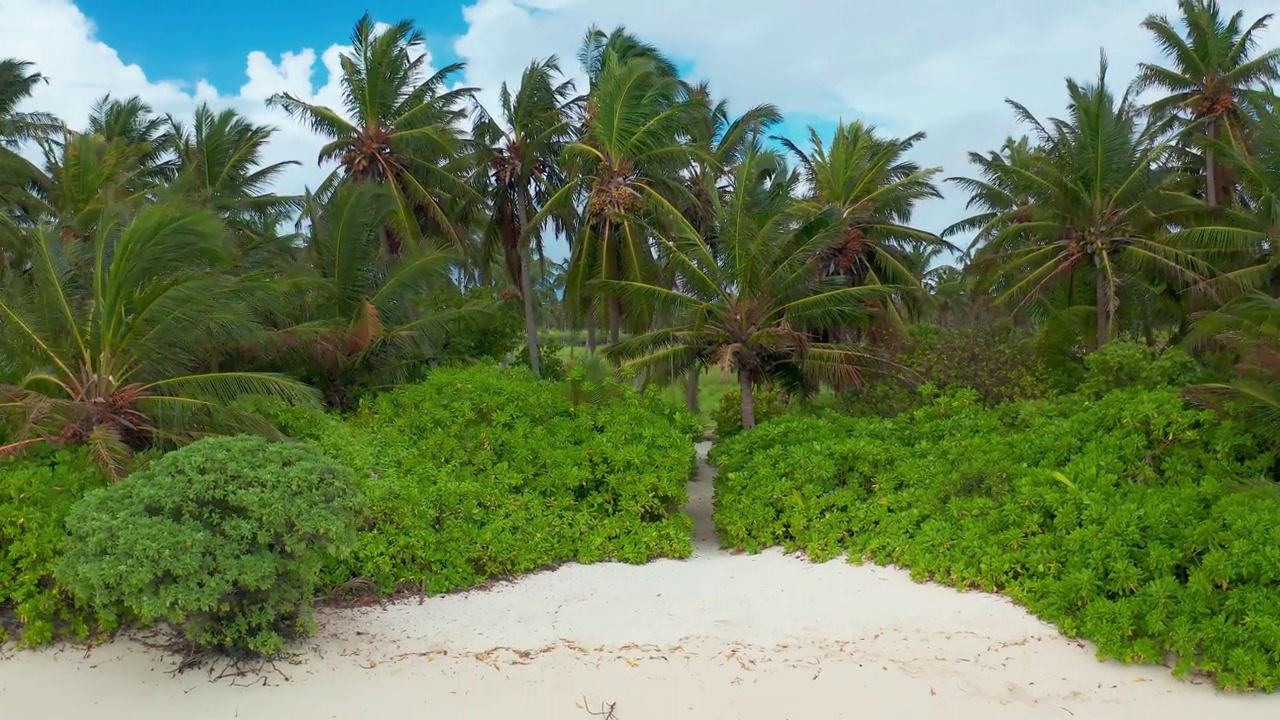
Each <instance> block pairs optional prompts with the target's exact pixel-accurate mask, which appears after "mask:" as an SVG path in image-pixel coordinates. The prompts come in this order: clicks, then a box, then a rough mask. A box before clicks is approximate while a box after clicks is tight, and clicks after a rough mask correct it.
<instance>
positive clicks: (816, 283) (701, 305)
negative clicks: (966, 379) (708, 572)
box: [598, 149, 893, 429]
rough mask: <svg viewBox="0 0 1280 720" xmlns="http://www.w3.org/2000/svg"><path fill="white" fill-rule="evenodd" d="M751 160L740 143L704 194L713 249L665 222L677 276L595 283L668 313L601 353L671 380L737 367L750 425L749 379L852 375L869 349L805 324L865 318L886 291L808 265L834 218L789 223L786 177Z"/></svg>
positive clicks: (745, 421)
mask: <svg viewBox="0 0 1280 720" xmlns="http://www.w3.org/2000/svg"><path fill="white" fill-rule="evenodd" d="M763 161H767V159H765V160H763ZM760 162H762V155H761V154H760V153H759V152H758V151H756V150H754V149H753V150H751V151H750V152H748V154H747V155H746V157H744V158H743V161H742V162H741V164H740V165H739V167H738V171H737V174H736V177H735V178H734V182H733V188H732V190H731V191H730V192H729V194H728V197H726V198H721V197H719V196H718V195H717V196H713V197H712V200H711V204H712V207H713V209H714V218H715V236H716V238H717V243H718V244H719V245H720V251H719V252H717V251H716V250H714V249H713V248H712V247H710V246H709V245H708V244H707V242H706V241H705V240H704V239H703V238H702V237H701V236H699V234H698V232H697V231H696V230H695V229H694V228H693V227H692V226H691V225H689V224H688V223H687V222H681V223H678V224H677V225H676V227H677V228H678V230H679V232H678V234H677V235H676V236H675V237H674V239H670V240H669V239H667V238H665V237H664V238H662V240H661V241H662V242H663V243H664V245H665V246H666V253H667V256H668V257H669V258H670V259H671V261H672V262H673V263H674V264H675V265H676V266H677V269H678V272H679V273H680V275H681V276H682V277H683V278H684V279H685V282H684V283H682V284H681V285H679V286H676V287H663V286H661V285H656V284H651V283H645V282H638V281H634V280H601V281H598V282H599V284H600V285H602V286H604V287H607V288H608V289H609V290H611V291H613V292H616V293H619V294H621V295H622V296H623V297H625V298H627V299H629V300H634V301H636V302H644V303H650V304H652V305H654V306H656V307H658V308H661V309H662V310H663V311H664V312H665V313H666V316H667V317H669V318H670V319H671V320H670V324H669V325H667V326H666V327H663V328H660V329H657V330H651V331H649V332H646V333H643V334H640V335H637V336H635V337H633V338H631V339H629V340H626V341H624V342H622V343H620V344H619V345H616V346H614V347H612V348H610V349H609V352H610V353H611V354H612V355H614V356H616V357H620V358H626V359H627V360H628V361H627V366H630V367H635V368H636V369H637V370H640V371H643V372H645V373H647V374H648V375H649V376H651V377H654V378H656V379H658V380H670V379H673V378H676V377H679V376H680V375H681V374H683V373H685V372H688V370H689V368H691V367H696V366H698V365H699V364H702V363H706V364H720V365H723V366H724V367H725V368H726V369H727V370H730V371H733V372H735V373H736V374H737V376H738V384H739V387H740V388H741V392H742V426H743V428H746V429H749V428H752V427H754V426H755V401H754V394H753V388H754V386H755V384H757V383H760V382H764V381H768V380H775V379H786V380H790V381H795V380H796V379H801V380H802V381H804V382H805V383H806V384H808V383H814V382H828V383H831V384H835V385H838V386H844V385H849V384H854V383H857V382H859V381H860V379H861V375H860V371H859V368H860V367H862V366H864V365H866V364H868V363H872V362H874V361H875V358H873V357H872V356H871V355H869V354H868V353H864V352H860V351H859V350H857V349H856V348H854V347H851V346H847V345H835V344H830V343H824V342H819V341H818V339H817V333H818V332H820V331H821V330H823V329H826V328H830V327H833V326H847V325H849V324H851V323H856V322H859V321H863V320H866V319H868V318H870V317H871V316H873V315H874V314H875V309H874V306H873V303H874V302H875V301H877V300H882V299H884V298H886V297H887V296H888V294H889V293H890V292H891V291H892V290H893V288H892V287H890V286H887V285H871V286H853V287H851V286H849V285H848V283H846V282H844V280H843V279H842V278H837V277H831V276H824V275H822V274H820V273H815V272H814V267H813V264H814V261H815V259H816V258H817V257H818V256H819V255H820V254H821V253H822V252H823V251H824V250H825V249H826V248H827V247H828V246H829V245H830V243H831V242H832V236H833V235H836V234H838V230H837V229H836V228H838V226H837V225H835V224H834V223H833V224H831V225H830V226H829V229H828V230H827V231H825V232H820V233H806V232H800V231H798V229H799V227H800V218H799V217H798V216H797V214H796V211H797V208H796V207H795V201H794V200H793V198H792V196H791V191H792V189H793V187H792V186H793V184H794V183H793V177H792V176H790V175H772V176H771V177H769V178H767V179H766V181H765V182H764V183H761V182H760V180H761V178H760V174H759V173H758V170H759V165H758V163H760Z"/></svg>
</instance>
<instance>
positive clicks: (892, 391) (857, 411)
mask: <svg viewBox="0 0 1280 720" xmlns="http://www.w3.org/2000/svg"><path fill="white" fill-rule="evenodd" d="M1042 355H1043V352H1042V349H1041V348H1040V346H1039V345H1038V344H1037V341H1036V339H1035V338H1034V337H1033V336H1031V335H1029V334H1027V333H1024V332H1022V331H1020V330H1018V329H1017V328H1015V327H1014V326H1013V325H1011V324H1009V323H1007V322H1001V323H994V324H991V325H966V326H960V327H950V328H942V327H937V326H933V325H916V326H914V327H912V329H911V336H910V338H909V339H908V342H907V343H906V344H905V345H904V346H903V347H902V348H901V349H900V350H899V351H898V352H897V353H896V354H895V355H894V357H893V358H892V359H893V361H894V362H895V363H896V364H897V365H898V366H899V368H900V370H898V371H892V370H891V371H890V372H887V373H885V374H882V375H881V376H879V377H874V378H871V379H870V380H869V381H868V382H867V383H866V384H864V385H863V386H862V387H859V388H854V389H850V390H846V391H843V392H841V393H840V394H839V395H838V396H837V397H836V398H835V400H834V402H832V403H830V405H831V406H833V407H834V408H835V409H837V410H838V411H839V412H841V413H843V414H845V415H849V416H851V417H894V416H897V415H899V414H901V413H904V412H909V411H911V410H914V409H916V408H918V407H920V406H921V405H924V404H925V403H927V402H929V397H928V396H927V395H926V394H922V393H921V392H920V388H921V387H922V386H927V387H930V388H933V389H940V390H942V391H952V390H962V389H967V390H973V391H974V392H976V393H977V394H978V397H979V399H980V400H981V401H982V402H983V404H985V405H988V406H992V405H998V404H1000V403H1004V402H1010V401H1014V400H1030V399H1035V398H1040V397H1045V396H1047V395H1050V394H1052V390H1053V383H1052V382H1051V380H1050V375H1049V373H1048V371H1047V370H1046V364H1045V362H1044V359H1043V357H1042Z"/></svg>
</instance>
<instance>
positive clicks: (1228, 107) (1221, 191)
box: [1134, 0, 1280, 206]
mask: <svg viewBox="0 0 1280 720" xmlns="http://www.w3.org/2000/svg"><path fill="white" fill-rule="evenodd" d="M1178 10H1179V14H1180V17H1179V24H1181V25H1182V32H1179V31H1178V29H1177V28H1176V27H1175V25H1174V23H1173V22H1172V21H1170V19H1169V18H1168V17H1165V16H1163V15H1150V16H1148V17H1147V19H1146V20H1145V21H1143V23H1142V27H1143V28H1145V29H1146V30H1147V31H1148V32H1149V33H1151V35H1152V36H1153V37H1154V38H1155V41H1156V44H1157V45H1158V46H1159V47H1160V49H1161V50H1162V51H1163V52H1164V54H1165V56H1166V57H1167V58H1168V60H1169V65H1167V66H1165V65H1157V64H1153V63H1141V64H1139V66H1138V76H1137V78H1136V79H1135V81H1134V88H1135V89H1136V90H1138V91H1143V90H1148V89H1153V90H1160V91H1163V92H1165V93H1167V95H1165V96H1164V97H1161V98H1159V99H1157V100H1156V101H1155V102H1153V103H1152V104H1151V110H1152V111H1153V112H1155V113H1156V114H1157V115H1163V116H1168V115H1173V116H1175V118H1176V117H1180V118H1182V119H1184V120H1188V119H1189V120H1194V121H1199V122H1200V123H1201V127H1202V128H1203V133H1204V134H1205V136H1207V137H1208V138H1209V139H1213V138H1215V137H1217V136H1218V135H1220V134H1225V135H1227V136H1228V137H1231V138H1233V139H1237V140H1238V139H1240V132H1241V131H1242V129H1243V125H1242V122H1241V121H1242V118H1243V115H1244V113H1245V112H1246V111H1247V108H1248V107H1249V106H1250V105H1252V104H1254V102H1255V100H1257V98H1258V93H1257V90H1258V88H1259V86H1261V85H1263V84H1266V83H1271V82H1274V81H1276V80H1280V48H1276V49H1273V50H1269V51H1266V52H1262V53H1260V54H1255V53H1257V51H1258V39H1257V36H1258V34H1259V33H1261V32H1262V31H1263V30H1265V29H1266V28H1267V26H1268V24H1269V23H1270V22H1271V19H1272V15H1271V14H1270V13H1268V14H1266V15H1263V16H1262V17H1260V18H1258V19H1257V20H1254V21H1253V22H1252V23H1249V24H1248V25H1247V26H1246V24H1245V17H1244V12H1243V11H1239V12H1236V13H1234V14H1232V15H1231V16H1230V17H1228V16H1226V15H1225V13H1224V12H1223V10H1222V6H1221V5H1220V4H1219V3H1218V0H1178ZM1203 167H1204V171H1205V200H1206V202H1208V203H1209V205H1211V206H1216V205H1218V204H1220V203H1230V202H1231V182H1230V179H1229V178H1228V177H1226V176H1225V174H1224V173H1223V172H1222V171H1223V168H1222V167H1221V166H1219V165H1218V164H1217V163H1216V162H1215V161H1214V156H1213V152H1212V150H1207V151H1206V153H1205V158H1204V165H1203Z"/></svg>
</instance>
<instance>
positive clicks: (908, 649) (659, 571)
mask: <svg viewBox="0 0 1280 720" xmlns="http://www.w3.org/2000/svg"><path fill="white" fill-rule="evenodd" d="M703 449H704V450H705V447H704V448H703ZM710 477H711V476H710V471H709V470H708V469H705V468H704V469H703V471H702V472H700V474H699V479H698V480H697V481H696V482H694V483H691V485H690V500H691V502H690V511H691V514H692V515H693V516H694V518H695V521H696V527H697V531H696V538H697V543H696V551H695V554H694V557H693V558H692V559H690V560H688V561H683V562H675V561H662V562H655V563H652V564H649V565H646V566H642V567H635V566H629V565H595V566H590V567H582V566H566V567H563V568H560V569H559V570H557V571H555V572H549V573H543V574H539V575H534V576H531V577H526V578H523V579H521V580H520V581H518V582H515V583H510V584H504V585H501V586H499V587H497V588H494V589H492V590H489V591H485V592H475V593H466V594H459V595H450V596H444V597H436V598H431V599H428V600H426V601H425V602H423V603H421V604H419V603H416V602H410V603H406V604H401V605H396V606H392V607H388V608H386V609H384V610H378V609H372V610H363V611H334V612H331V613H326V614H325V615H323V616H322V618H321V623H322V626H323V630H322V631H321V633H320V635H319V636H318V637H316V638H314V639H313V641H312V643H310V645H309V647H306V648H299V654H298V656H297V657H295V658H294V659H293V660H292V661H289V662H281V663H279V664H278V665H277V667H278V671H267V672H265V673H263V674H261V675H254V676H252V677H251V678H245V679H241V680H240V681H239V682H241V683H245V682H249V681H253V682H254V683H255V684H254V685H253V686H251V687H237V686H234V685H233V684H232V683H231V682H230V681H229V680H225V679H224V680H221V681H219V682H210V681H209V678H208V675H207V674H206V673H205V672H203V671H194V672H188V673H186V674H184V675H182V676H177V677H171V676H170V675H168V674H166V673H165V670H166V669H167V668H168V667H170V666H171V662H170V661H168V660H166V659H165V658H162V657H158V656H157V655H155V654H154V653H151V652H149V651H147V650H145V649H143V648H142V647H141V646H139V645H138V644H136V643H134V642H130V641H118V642H115V643H112V644H110V645H108V646H105V647H101V648H97V649H95V650H93V651H92V652H90V653H88V654H87V655H86V653H85V652H84V651H83V650H81V649H74V648H66V647H63V648H57V649H49V650H43V651H37V652H21V653H16V654H11V655H10V656H9V657H8V658H7V659H6V660H3V661H0V720H27V719H28V718H31V719H33V720H34V719H35V718H64V717H65V718H76V717H87V718H91V719H92V720H117V719H119V720H126V719H128V720H135V719H139V718H144V719H145V718H165V719H166V720H168V719H169V718H184V719H185V720H222V719H223V718H250V719H262V720H292V719H293V718H298V719H299V720H310V719H311V718H344V719H345V718H366V717H368V718H393V717H394V718H397V719H399V718H418V717H424V718H425V717H443V718H454V717H458V718H471V717H475V718H504V719H505V718H511V719H513V720H516V719H525V718H532V719H539V720H540V719H543V718H547V719H551V718H557V719H560V718H584V719H588V720H589V718H590V717H591V716H590V715H588V710H590V711H594V712H599V711H600V709H601V707H602V706H603V705H607V704H610V703H613V704H614V717H615V718H617V719H618V720H669V719H671V718H698V719H699V720H706V719H714V718H726V719H729V718H742V719H756V718H759V719H761V720H764V719H766V718H767V719H769V720H783V719H785V718H792V719H801V718H803V719H804V720H811V719H817V718H842V717H850V718H854V717H856V718H894V719H895V720H898V719H899V718H915V717H921V718H926V717H954V718H960V719H961V720H965V719H967V718H973V719H974V720H976V719H977V718H982V719H983V720H988V719H1001V718H1010V719H1012V718H1017V719H1018V720H1025V719H1034V718H1070V717H1076V718H1099V719H1107V718H1117V719H1119V718H1130V717H1159V718H1162V720H1170V719H1176V718H1187V719H1188V720H1190V719H1192V718H1194V719H1195V720H1203V718H1205V717H1208V716H1214V717H1230V718H1233V719H1238V720H1247V719H1249V718H1263V717H1266V718H1274V717H1277V716H1278V714H1280V697H1268V696H1224V695H1221V694H1218V693H1215V692H1214V691H1213V690H1212V687H1211V686H1210V685H1207V684H1204V683H1201V682H1179V681H1177V680H1175V679H1173V678H1172V677H1171V676H1170V675H1169V673H1168V671H1166V670H1164V669H1162V668H1152V667H1141V668H1134V667H1124V666H1121V665H1118V664H1115V663H1100V662H1098V661H1097V660H1095V659H1094V655H1093V652H1092V649H1091V648H1087V647H1084V646H1081V645H1079V644H1077V643H1074V642H1071V641H1068V640H1066V639H1064V638H1061V637H1060V636H1059V635H1058V634H1057V633H1056V632H1055V631H1054V630H1053V629H1052V628H1050V627H1048V626H1046V625H1044V624H1043V623H1041V622H1039V621H1037V620H1036V619H1034V618H1032V617H1030V616H1028V615H1027V614H1026V613H1024V612H1023V611H1021V610H1020V609H1018V608H1016V607H1015V606H1013V605H1012V604H1011V603H1009V602H1008V601H1006V600H1004V599H1002V598H998V597H992V596H988V595H980V594H974V593H969V594H961V593H957V592H954V591H952V590H949V589H946V588H941V587H937V586H931V585H917V584H915V583H912V582H911V581H910V579H909V578H908V577H907V576H906V575H905V574H904V573H901V572H898V571H895V570H889V569H885V568H878V567H863V566H850V565H847V564H845V563H843V562H832V563H826V564H822V565H814V564H810V563H807V562H803V561H800V560H797V559H794V558H789V557H785V556H783V555H782V554H780V553H778V552H768V553H764V554H762V555H758V556H733V555H730V554H728V553H725V552H723V551H720V550H719V549H718V548H717V546H716V542H715V532H714V529H713V527H712V526H711V518H710V512H711V482H710ZM584 697H585V700H586V703H585V704H586V706H587V707H583V705H584ZM600 717H604V716H600Z"/></svg>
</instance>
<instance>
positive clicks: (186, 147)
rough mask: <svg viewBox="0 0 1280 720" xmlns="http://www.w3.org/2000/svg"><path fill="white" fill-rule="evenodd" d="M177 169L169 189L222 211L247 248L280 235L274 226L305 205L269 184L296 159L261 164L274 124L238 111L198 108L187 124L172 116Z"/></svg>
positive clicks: (171, 134) (171, 137)
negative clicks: (252, 119)
mask: <svg viewBox="0 0 1280 720" xmlns="http://www.w3.org/2000/svg"><path fill="white" fill-rule="evenodd" d="M168 123H169V129H168V131H167V134H168V140H167V142H168V144H169V146H170V147H171V148H172V151H173V154H174V157H175V159H176V164H177V173H176V176H175V178H174V180H173V182H172V183H171V184H170V186H169V188H168V190H169V191H170V192H173V193H177V194H178V195H179V196H180V197H183V198H185V199H186V200H187V201H189V202H192V203H194V204H195V205H197V206H199V207H204V208H207V209H209V210H212V211H214V212H215V213H217V214H218V216H219V217H220V218H222V219H223V222H224V223H225V224H226V225H227V228H228V230H230V231H231V232H232V235H233V238H234V239H235V241H236V243H237V245H238V246H240V247H241V249H243V250H248V249H250V248H260V247H261V246H263V245H264V244H270V243H272V242H273V241H275V240H276V239H277V235H276V233H275V232H274V231H273V227H274V226H276V225H279V224H280V223H282V222H284V221H286V220H288V219H289V218H290V217H291V216H292V215H293V214H294V212H295V211H296V210H298V209H299V208H300V207H301V198H299V197H295V196H283V195H277V194H275V193H273V192H271V187H272V186H273V185H274V184H275V183H276V182H277V181H278V180H279V179H280V175H281V173H283V172H284V171H285V170H286V169H288V168H289V167H290V166H292V165H298V164H299V163H298V162H297V161H293V160H289V161H285V162H277V163H271V164H269V165H264V164H263V154H264V152H265V151H266V147H267V143H268V142H270V140H271V136H272V135H273V134H275V130H274V128H271V127H268V126H265V125H254V124H253V123H251V122H249V121H248V120H246V119H245V118H243V117H242V116H240V115H239V114H238V113H236V112H235V111H234V110H223V111H221V112H217V113H215V112H214V111H213V110H211V109H210V108H209V107H208V106H207V105H203V104H202V105H200V106H199V107H197V108H196V111H195V114H194V116H193V118H192V121H191V123H190V124H189V125H188V124H186V123H184V122H182V121H179V120H177V119H175V118H173V117H170V118H169V119H168Z"/></svg>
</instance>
